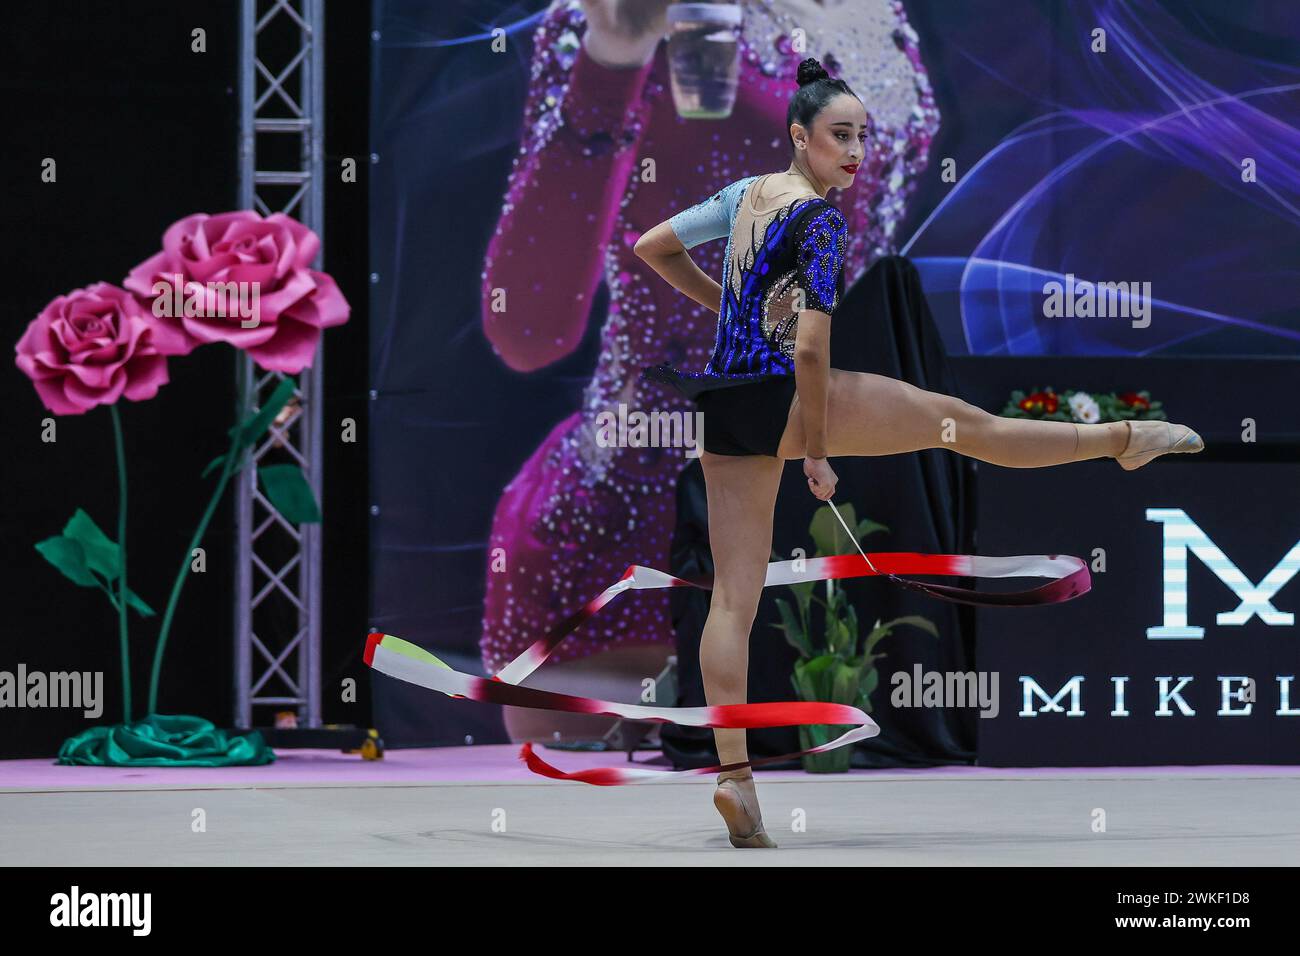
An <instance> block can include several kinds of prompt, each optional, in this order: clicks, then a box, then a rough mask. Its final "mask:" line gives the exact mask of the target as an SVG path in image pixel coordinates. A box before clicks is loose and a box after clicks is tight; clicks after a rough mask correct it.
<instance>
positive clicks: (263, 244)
mask: <svg viewBox="0 0 1300 956" xmlns="http://www.w3.org/2000/svg"><path fill="white" fill-rule="evenodd" d="M319 249H320V239H319V238H318V237H317V235H316V233H314V232H312V231H311V230H310V229H308V228H307V227H306V226H304V225H303V224H302V223H300V222H298V221H297V220H295V219H293V218H292V217H290V216H286V215H284V214H283V213H278V212H277V213H273V214H272V215H270V216H267V217H266V218H265V219H263V218H262V217H261V216H260V215H258V214H257V213H256V212H253V211H251V210H240V211H237V212H225V213H221V214H219V215H216V216H209V215H208V214H207V213H195V214H194V215H192V216H186V217H185V218H184V219H180V220H178V221H177V222H174V223H172V225H171V226H169V227H168V228H167V231H166V232H165V233H163V249H162V252H159V253H158V254H157V255H155V256H153V257H151V258H149V259H146V260H145V261H144V262H142V263H140V264H139V265H138V266H136V267H135V268H134V269H132V270H131V273H130V275H129V276H127V278H126V281H125V282H124V283H123V284H124V285H125V286H126V287H127V288H128V289H130V290H131V291H132V292H134V293H136V294H137V295H139V296H141V297H142V298H143V299H145V304H146V307H147V308H149V309H150V311H153V312H156V311H157V310H155V309H154V302H155V300H156V298H157V296H156V294H155V292H154V288H155V283H157V282H160V281H161V282H165V283H167V284H168V286H169V287H171V286H172V285H173V283H174V282H175V279H174V276H176V275H180V276H181V280H180V281H181V283H183V286H184V289H185V292H184V297H185V298H189V297H190V296H191V295H192V294H194V293H195V292H198V293H200V294H202V295H203V297H204V307H203V308H202V309H201V311H202V313H203V314H202V315H193V316H185V315H181V316H178V317H176V318H168V317H162V318H159V319H158V320H157V321H159V322H169V323H172V324H173V326H174V327H175V328H177V329H180V330H183V331H184V333H185V334H186V335H187V336H188V337H189V338H191V339H192V340H194V341H197V342H229V343H230V344H231V345H233V346H235V347H236V348H240V349H243V350H244V351H246V352H247V353H248V354H249V355H250V356H251V357H252V358H253V361H255V362H256V363H257V364H258V365H260V366H261V367H262V368H265V369H269V370H273V371H277V372H284V373H287V374H297V373H298V372H301V371H302V370H303V369H304V368H306V367H307V366H309V365H311V363H312V359H313V358H314V356H315V354H316V346H317V344H318V343H319V341H320V336H321V330H322V329H325V328H328V327H329V326H333V325H342V324H343V323H344V322H346V321H347V320H348V315H349V313H350V312H351V307H350V306H349V305H348V302H347V300H346V299H345V298H343V293H342V292H340V291H339V288H338V286H337V285H336V284H335V282H334V280H333V279H331V278H330V277H329V276H328V275H327V274H325V273H324V272H316V271H315V270H313V269H311V268H310V264H311V261H312V260H313V259H314V258H315V257H316V253H317V251H318V250H319ZM210 282H220V283H242V284H249V283H253V282H256V283H258V286H257V288H258V302H259V307H258V316H257V322H258V324H257V325H256V326H255V327H253V328H242V327H241V326H242V323H243V322H244V321H248V320H247V319H245V318H243V317H241V316H239V315H237V314H230V315H225V316H222V315H219V314H217V313H218V311H219V310H218V307H217V304H218V303H217V296H215V295H213V291H212V289H211V287H209V286H207V283H210ZM247 287H248V286H247V285H245V288H247ZM168 296H169V297H170V296H171V293H168ZM227 311H233V310H227Z"/></svg>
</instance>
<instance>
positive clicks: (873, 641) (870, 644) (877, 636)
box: [864, 614, 939, 654]
mask: <svg viewBox="0 0 1300 956" xmlns="http://www.w3.org/2000/svg"><path fill="white" fill-rule="evenodd" d="M899 624H910V625H912V626H913V627H919V628H920V629H921V630H923V631H928V632H929V633H930V634H932V635H934V636H935V637H938V636H939V630H938V628H936V627H935V626H934V622H933V621H931V620H930V619H929V618H928V617H921V616H920V615H918V614H908V615H904V616H903V617H896V618H894V619H893V620H892V621H887V622H886V623H884V624H880V625H878V626H877V627H876V628H875V629H874V630H872V632H871V633H870V634H869V635H867V643H866V646H865V648H864V651H865V653H867V654H870V653H871V652H872V651H873V650H874V649H875V647H876V645H877V644H878V643H880V640H881V638H883V637H884V636H885V635H886V634H888V633H889V632H890V631H891V630H893V628H894V627H895V626H896V625H899Z"/></svg>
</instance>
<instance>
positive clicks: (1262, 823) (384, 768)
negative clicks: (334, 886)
mask: <svg viewBox="0 0 1300 956" xmlns="http://www.w3.org/2000/svg"><path fill="white" fill-rule="evenodd" d="M539 751H541V752H543V753H545V754H546V755H547V759H548V760H552V762H554V763H556V764H557V765H561V766H563V767H565V769H578V768H581V767H586V766H605V765H611V764H615V763H618V762H620V761H621V760H622V759H624V757H623V755H621V754H610V753H581V752H572V751H558V750H548V749H545V748H542V747H540V746H539ZM517 752H518V748H517V747H516V746H513V745H501V746H476V747H464V748H437V749H428V750H396V751H394V750H390V751H388V752H387V753H386V754H385V755H384V759H383V760H379V761H370V762H365V761H362V760H361V759H360V758H358V757H356V756H350V755H346V754H341V753H337V752H334V751H326V750H297V751H292V750H282V751H280V752H279V759H278V760H277V761H276V763H274V764H272V765H270V766H267V767H246V768H227V769H181V770H174V769H134V770H133V769H117V768H101V767H60V766H56V765H54V764H53V763H52V762H51V761H47V760H9V761H0V865H15V864H22V865H76V866H85V865H95V866H138V865H179V866H225V865H253V866H262V865H265V866H283V865H299V864H306V865H324V866H358V865H397V866H408V865H409V866H423V865H469V866H476V865H502V864H506V865H508V864H528V865H531V864H544V865H556V864H560V865H588V864H596V865H601V866H629V865H631V866H638V865H639V866H644V865H674V866H680V865H690V866H698V865H701V864H718V865H728V866H755V865H757V866H772V865H794V866H800V865H813V864H817V865H821V864H827V863H831V864H847V865H855V864H863V865H872V866H882V865H884V866H888V865H933V866H965V865H976V864H985V865H1006V866H1034V865H1036V866H1094V865H1120V866H1125V865H1176V866H1218V865H1292V864H1294V863H1295V862H1296V861H1297V860H1300V815H1297V814H1296V813H1295V807H1296V806H1298V805H1300V767H1265V766H1262V767H1242V766H1220V767H1151V768H1135V767H1114V768H1075V769H1045V768H1038V769H994V768H982V767H962V768H944V769H932V770H900V771H879V770H875V771H871V770H854V771H851V772H849V773H848V774H836V775H809V774H805V773H802V772H800V771H773V772H767V771H760V772H759V773H758V774H757V779H758V788H759V797H760V799H761V801H762V807H763V820H764V823H765V824H766V826H767V830H768V832H769V833H770V834H771V835H772V837H773V839H775V840H776V842H777V843H778V844H780V847H779V849H777V850H774V851H767V852H763V851H758V850H738V849H735V848H733V847H731V846H730V845H729V844H728V843H727V839H726V831H725V828H724V826H723V823H722V819H721V817H719V816H718V814H717V812H716V811H715V810H714V809H713V805H712V803H711V800H710V797H711V794H712V778H707V777H698V778H690V779H687V780H684V781H681V782H673V783H663V784H654V785H641V786H626V787H592V786H587V785H585V784H580V783H566V782H558V781H550V780H544V779H539V778H538V777H537V776H536V775H535V774H532V773H530V772H529V771H528V770H527V769H526V768H525V767H524V766H523V765H522V764H521V763H520V762H519V761H518V759H517V757H516V754H517ZM656 756H657V754H656V753H655V752H653V751H644V752H642V753H639V754H638V755H637V759H638V761H641V760H646V759H652V758H654V757H656ZM1099 810H1100V811H1104V813H1105V832H1094V826H1095V824H1094V820H1098V819H1100V815H1099V814H1098V812H1097V811H1099ZM196 811H202V813H201V814H200V813H197V812H196ZM196 820H201V821H202V824H203V827H204V829H203V830H202V831H199V832H196V830H197V826H196V823H195V821H196Z"/></svg>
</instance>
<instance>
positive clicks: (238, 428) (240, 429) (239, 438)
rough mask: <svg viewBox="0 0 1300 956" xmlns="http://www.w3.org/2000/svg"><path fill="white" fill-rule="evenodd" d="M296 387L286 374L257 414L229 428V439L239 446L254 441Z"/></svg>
mask: <svg viewBox="0 0 1300 956" xmlns="http://www.w3.org/2000/svg"><path fill="white" fill-rule="evenodd" d="M297 387H298V383H297V381H296V380H295V379H294V378H293V377H292V376H289V375H286V376H285V377H284V379H283V380H282V381H281V382H280V384H279V385H278V386H277V387H276V389H275V391H274V392H272V393H271V397H270V398H268V399H267V400H266V404H265V405H263V406H262V407H261V408H260V409H258V411H257V414H255V415H253V416H252V417H251V418H249V419H247V420H245V421H243V422H240V423H239V424H238V425H234V426H232V427H231V428H230V430H229V432H228V434H229V435H230V437H231V439H232V440H233V441H236V442H237V443H238V445H239V446H241V447H242V446H245V445H251V444H253V443H254V442H256V441H257V440H258V439H259V438H261V437H262V435H263V434H264V433H265V432H266V430H267V429H268V428H270V427H271V422H273V421H275V416H277V415H279V414H280V409H282V408H284V406H285V404H286V403H287V402H288V401H289V399H290V397H292V395H293V393H294V389H296V388H297ZM208 467H209V468H211V467H212V466H211V465H209V466H208Z"/></svg>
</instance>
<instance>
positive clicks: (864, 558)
mask: <svg viewBox="0 0 1300 956" xmlns="http://www.w3.org/2000/svg"><path fill="white" fill-rule="evenodd" d="M832 510H833V511H834V512H835V514H836V517H838V518H839V520H840V524H842V525H843V524H844V518H843V517H842V516H841V515H840V513H839V509H838V508H835V507H834V505H832ZM844 530H845V531H846V532H848V534H849V540H851V541H853V542H854V544H855V546H857V548H858V554H837V555H832V556H830V557H824V558H799V559H796V560H792V561H773V562H771V563H770V564H768V566H767V576H766V580H765V581H764V582H763V586H764V587H773V586H775V585H779V584H797V583H800V582H807V581H826V580H831V579H837V578H855V577H863V576H866V575H881V576H885V577H888V578H889V579H890V580H892V581H895V582H896V583H898V584H900V585H902V586H903V587H907V588H911V589H914V590H919V591H923V592H925V593H927V594H930V595H932V596H934V597H938V598H940V599H943V600H948V601H956V602H959V603H964V604H978V605H985V606H999V607H1031V606H1036V605H1043V604H1056V603H1060V602H1062V601H1068V600H1070V599H1071V598H1075V597H1078V596H1079V595H1082V594H1086V593H1087V592H1088V591H1089V590H1090V589H1091V587H1092V579H1091V577H1090V575H1089V574H1088V566H1087V565H1086V564H1085V563H1084V562H1083V561H1082V560H1080V559H1079V558H1076V557H1073V556H1071V555H1065V554H1062V555H1057V554H1047V555H1044V554H1030V555H1009V556H1005V557H985V556H981V555H970V554H919V553H915V552H906V551H895V552H888V551H886V552H876V553H873V554H871V555H868V554H867V553H866V552H865V551H863V550H862V547H861V546H860V545H858V544H857V538H856V536H855V535H854V534H853V533H852V532H850V531H849V529H848V526H847V525H845V528H844ZM900 573H905V574H921V575H943V576H959V577H975V578H1009V577H1044V578H1050V579H1051V580H1050V581H1049V582H1048V583H1047V584H1044V585H1041V586H1039V587H1037V588H1032V589H1030V590H1028V591H1013V592H998V593H985V592H979V591H972V590H969V589H966V588H955V587H948V586H945V585H938V584H929V583H926V582H921V581H913V580H910V579H908V578H904V577H900V576H899V574H900ZM712 586H713V579H712V576H711V575H707V576H706V575H702V576H692V577H675V576H674V575H671V574H666V573H664V572H663V571H658V570H656V569H654V568H647V567H643V566H642V565H639V564H634V565H631V566H630V567H628V569H627V571H626V572H624V574H623V577H622V578H620V579H619V580H618V581H616V582H615V583H614V584H611V585H610V586H609V587H608V588H606V589H605V590H604V591H602V592H601V593H600V594H598V595H597V596H596V597H594V598H592V599H591V600H590V601H588V602H587V603H586V604H585V605H583V607H581V608H579V609H578V610H577V611H576V612H574V613H573V614H571V615H569V616H568V617H566V618H564V619H563V620H561V621H559V622H557V623H556V624H555V625H554V626H552V627H551V628H550V629H549V630H548V631H547V632H546V634H545V635H543V636H542V637H541V638H539V639H538V640H537V641H535V642H534V643H533V644H532V645H531V646H530V647H528V648H527V649H526V650H525V651H524V652H523V653H522V654H520V655H519V656H518V657H517V658H515V659H514V660H513V661H511V662H510V663H509V664H507V665H506V666H505V667H503V668H501V670H500V671H498V672H497V673H496V674H495V675H493V676H492V677H490V678H487V677H477V676H475V675H473V674H465V673H462V672H460V671H457V670H454V669H453V668H451V667H449V666H448V665H447V664H445V663H443V662H442V661H441V660H439V659H438V658H437V657H435V656H434V655H433V654H430V653H429V652H428V651H426V650H424V649H423V648H421V647H419V646H418V645H416V644H412V643H410V642H409V641H404V640H402V639H401V638H399V637H394V636H393V635H391V634H382V633H379V632H374V633H371V634H370V636H369V638H368V639H367V641H366V652H365V660H366V663H367V664H368V665H370V666H371V667H372V668H374V669H375V670H377V671H379V672H380V673H382V674H387V675H389V676H390V677H396V678H397V679H399V680H404V681H407V682H409V683H412V684H418V685H420V686H421V687H428V688H430V689H431V690H436V691H440V692H442V693H444V694H447V695H448V696H449V697H459V698H464V699H468V700H477V701H480V702H482V703H489V704H502V705H510V706H515V707H532V708H537V709H540V710H555V711H563V712H567V713H577V714H597V715H602V716H608V717H621V718H624V719H628V720H648V721H656V722H659V723H666V722H670V721H671V722H673V723H677V724H681V725H683V726H687V727H721V728H748V727H786V726H807V725H810V724H826V725H831V726H847V727H848V729H847V730H846V731H845V732H844V733H842V734H841V735H840V736H838V737H836V738H835V739H834V740H831V741H829V742H827V743H824V744H821V745H819V746H816V747H810V748H809V749H807V750H798V751H795V752H793V753H788V754H781V755H779V756H776V757H760V758H757V759H753V760H746V761H742V762H740V763H729V764H718V765H715V766H712V767H700V768H695V769H689V770H679V771H667V770H646V769H643V768H639V767H635V766H632V767H597V768H594V769H590V770H579V771H574V772H572V773H568V772H565V771H563V770H560V769H558V768H556V767H553V766H551V765H550V764H548V763H547V762H546V761H545V760H543V759H542V758H541V757H539V756H538V755H537V754H536V753H534V752H533V746H532V743H531V742H528V743H525V744H524V745H523V746H522V748H521V749H520V751H519V758H520V759H521V760H522V761H523V762H524V763H525V764H526V765H527V767H528V769H530V770H532V771H533V772H534V773H537V774H540V775H542V776H544V777H551V778H552V779H555V780H576V781H578V782H580V783H589V784H594V785H596V786H617V785H620V784H629V783H652V782H663V781H668V780H676V779H679V778H681V777H683V776H687V775H691V774H712V773H714V772H718V771H723V770H739V769H742V768H744V767H758V766H762V765H763V764H769V763H783V762H785V761H788V760H792V759H794V758H795V757H801V756H803V755H804V754H811V753H825V752H826V751H829V750H834V749H836V748H837V747H843V746H846V745H847V744H851V743H853V742H855V741H858V740H865V739H866V738H868V737H874V736H876V735H877V734H878V733H880V727H879V726H878V725H877V724H876V723H875V721H873V720H872V719H871V718H870V717H869V716H867V714H866V713H865V712H864V711H862V710H860V709H859V708H857V707H851V706H849V705H847V704H834V703H827V702H823V701H780V702H777V703H762V704H721V705H718V706H712V707H657V706H655V707H648V706H644V705H640V704H623V703H618V702H616V701H608V700H597V699H594V698H590V697H574V696H570V695H568V694H558V693H554V692H552V691H547V690H540V689H536V688H529V687H520V686H518V685H519V683H520V682H521V681H523V680H524V679H525V678H526V677H528V675H530V674H531V673H533V671H535V670H536V669H537V668H538V667H539V666H540V665H541V664H542V662H543V661H545V660H546V658H547V657H548V656H549V655H550V653H551V651H553V650H554V649H555V648H556V646H557V645H558V644H559V643H560V642H561V641H562V640H564V638H565V637H567V636H568V635H569V634H571V633H573V632H574V631H575V630H576V629H577V628H578V627H579V626H580V625H581V624H582V623H583V622H584V621H586V620H587V619H588V618H590V617H591V616H592V615H594V614H596V613H597V612H598V611H599V610H600V609H601V608H603V607H604V606H605V605H606V604H608V603H609V602H610V601H612V600H613V599H614V598H616V597H618V595H620V594H622V593H623V592H624V591H632V590H651V589H657V588H669V587H695V588H701V589H703V590H710V589H711V588H712Z"/></svg>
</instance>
